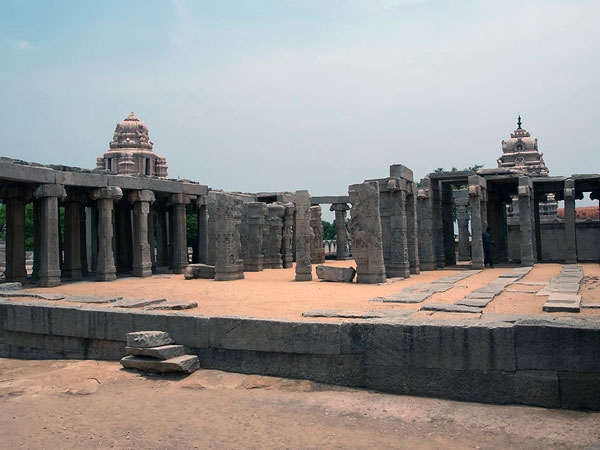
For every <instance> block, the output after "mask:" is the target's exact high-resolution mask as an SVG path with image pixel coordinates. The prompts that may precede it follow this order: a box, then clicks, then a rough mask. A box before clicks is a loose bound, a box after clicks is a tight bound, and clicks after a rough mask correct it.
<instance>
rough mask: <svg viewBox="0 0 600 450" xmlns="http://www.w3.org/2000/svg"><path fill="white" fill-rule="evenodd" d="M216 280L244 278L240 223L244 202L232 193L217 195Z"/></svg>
mask: <svg viewBox="0 0 600 450" xmlns="http://www.w3.org/2000/svg"><path fill="white" fill-rule="evenodd" d="M215 200H216V204H215V232H216V242H215V281H229V280H239V279H242V278H244V272H243V262H242V259H241V254H240V251H241V243H240V235H239V225H240V223H241V206H242V204H241V203H242V202H241V201H240V200H236V199H235V198H234V197H232V196H231V195H227V194H223V193H217V194H216V195H215Z"/></svg>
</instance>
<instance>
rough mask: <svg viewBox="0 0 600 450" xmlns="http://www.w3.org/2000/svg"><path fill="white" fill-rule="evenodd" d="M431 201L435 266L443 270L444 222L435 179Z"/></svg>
mask: <svg viewBox="0 0 600 450" xmlns="http://www.w3.org/2000/svg"><path fill="white" fill-rule="evenodd" d="M431 196H432V198H431V200H432V204H433V215H432V217H433V242H434V246H435V266H436V268H438V269H443V268H444V264H445V261H446V258H445V256H444V222H443V215H442V208H443V205H442V190H441V186H440V182H439V181H438V180H437V179H432V180H431Z"/></svg>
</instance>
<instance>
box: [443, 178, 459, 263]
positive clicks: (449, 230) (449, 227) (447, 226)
mask: <svg viewBox="0 0 600 450" xmlns="http://www.w3.org/2000/svg"><path fill="white" fill-rule="evenodd" d="M453 215H454V198H453V196H452V186H451V185H450V184H449V183H442V227H443V230H444V231H443V233H444V265H445V266H454V265H456V250H455V246H454V242H455V241H454V217H453Z"/></svg>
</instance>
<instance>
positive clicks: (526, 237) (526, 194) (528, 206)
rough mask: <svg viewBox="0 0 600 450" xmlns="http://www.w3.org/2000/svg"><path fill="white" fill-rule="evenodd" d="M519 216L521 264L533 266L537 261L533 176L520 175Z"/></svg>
mask: <svg viewBox="0 0 600 450" xmlns="http://www.w3.org/2000/svg"><path fill="white" fill-rule="evenodd" d="M519 218H520V236H521V265H522V266H524V267H532V266H533V264H534V263H535V256H534V251H535V242H534V241H533V239H532V238H533V236H534V232H535V230H534V228H533V190H532V184H531V178H529V177H519Z"/></svg>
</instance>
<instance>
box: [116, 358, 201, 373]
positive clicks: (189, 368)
mask: <svg viewBox="0 0 600 450" xmlns="http://www.w3.org/2000/svg"><path fill="white" fill-rule="evenodd" d="M121 365H122V366H123V367H125V368H127V369H137V370H141V371H142V372H155V373H167V372H184V373H193V372H195V371H196V370H198V369H199V368H200V361H199V360H198V357H197V356H196V355H182V356H176V357H174V358H170V359H165V360H160V359H155V358H150V357H147V356H125V357H124V358H122V359H121Z"/></svg>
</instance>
